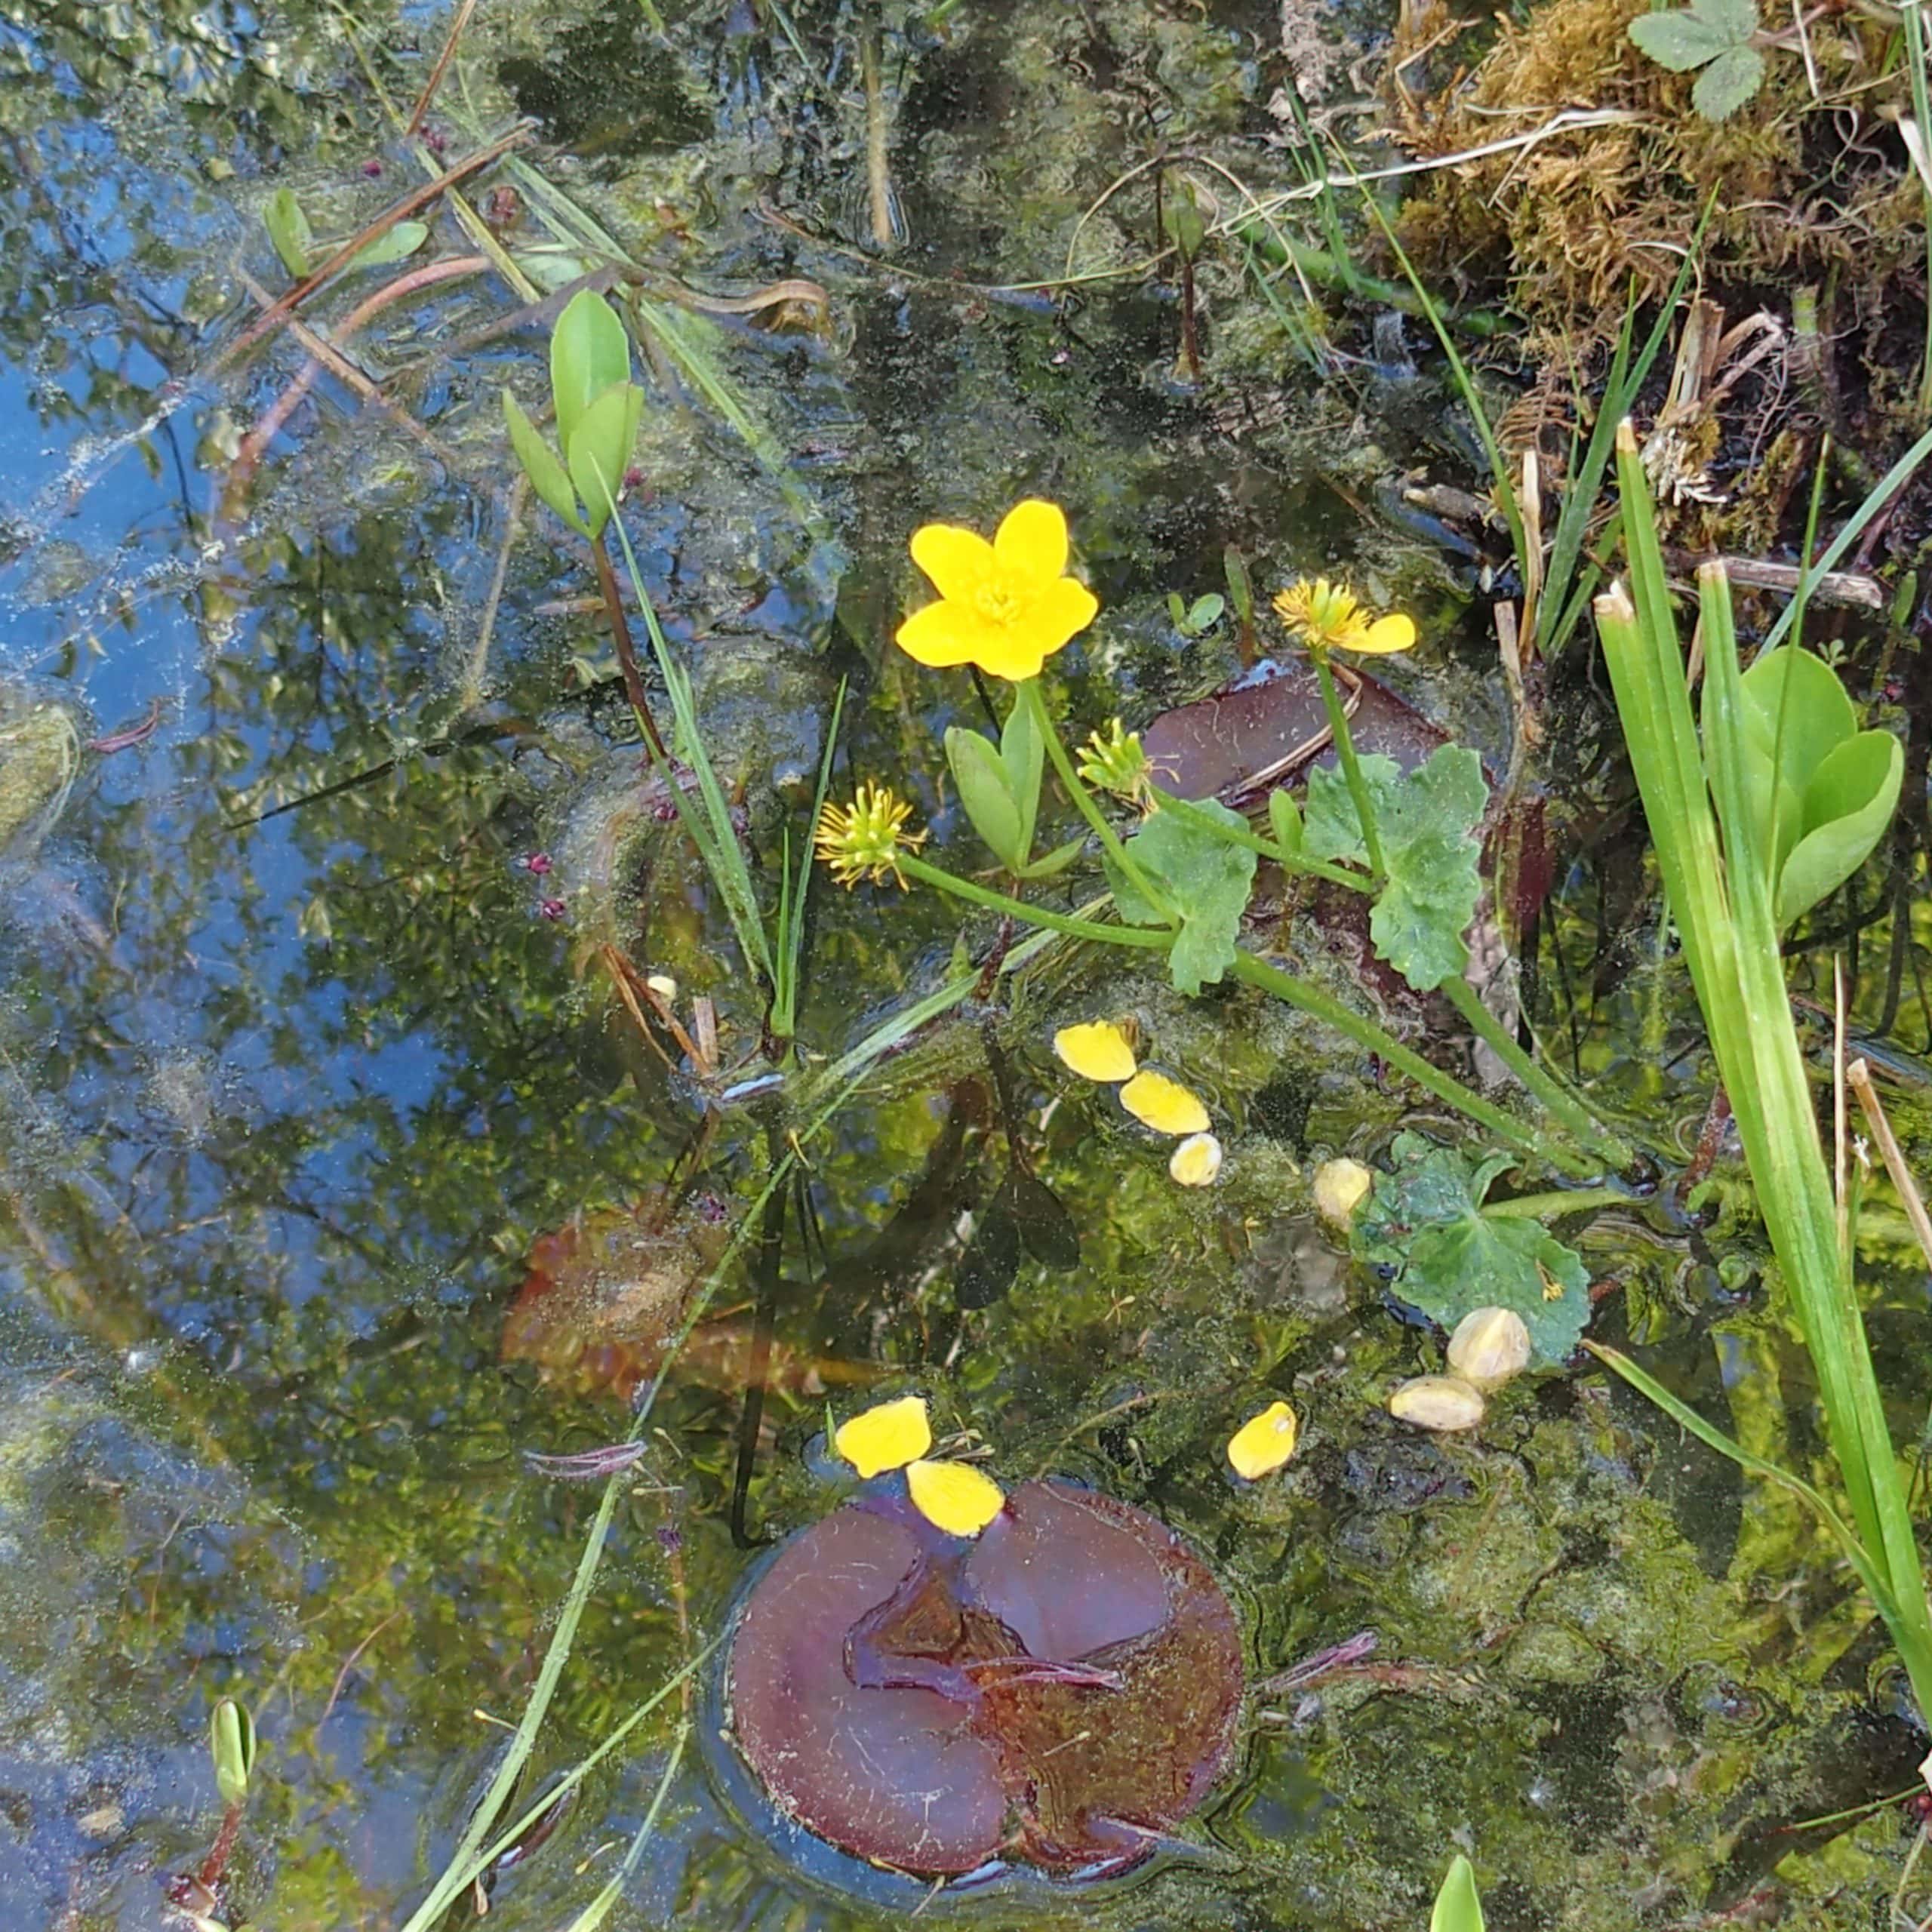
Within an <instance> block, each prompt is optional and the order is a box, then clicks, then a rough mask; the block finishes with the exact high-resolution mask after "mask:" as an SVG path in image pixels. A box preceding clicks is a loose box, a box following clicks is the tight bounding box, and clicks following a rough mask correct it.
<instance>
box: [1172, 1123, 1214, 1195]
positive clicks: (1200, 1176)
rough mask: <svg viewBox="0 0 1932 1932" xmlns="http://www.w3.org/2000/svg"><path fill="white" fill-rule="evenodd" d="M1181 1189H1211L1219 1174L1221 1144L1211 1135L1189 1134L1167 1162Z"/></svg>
mask: <svg viewBox="0 0 1932 1932" xmlns="http://www.w3.org/2000/svg"><path fill="white" fill-rule="evenodd" d="M1220 1172H1221V1143H1220V1142H1219V1141H1218V1140H1216V1139H1215V1138H1214V1136H1213V1135H1212V1134H1189V1136H1188V1137H1187V1138H1186V1140H1183V1142H1182V1143H1180V1146H1178V1147H1177V1148H1176V1149H1174V1152H1173V1154H1172V1155H1171V1156H1170V1157H1169V1158H1168V1173H1169V1174H1171V1175H1172V1176H1173V1177H1174V1179H1175V1180H1177V1181H1179V1182H1180V1184H1181V1186H1183V1187H1212V1186H1214V1183H1215V1182H1216V1180H1218V1179H1219V1178H1220Z"/></svg>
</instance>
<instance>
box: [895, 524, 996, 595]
mask: <svg viewBox="0 0 1932 1932" xmlns="http://www.w3.org/2000/svg"><path fill="white" fill-rule="evenodd" d="M912 561H913V562H914V563H915V564H917V565H918V567H919V568H920V569H921V570H922V571H924V572H925V574H927V576H928V577H931V579H932V580H933V588H934V589H935V590H937V592H939V594H940V595H941V596H942V597H954V598H965V597H971V595H972V594H973V593H974V591H976V590H977V589H979V587H980V585H981V584H983V583H985V582H986V579H987V578H988V577H990V576H992V572H993V546H992V545H991V544H990V543H988V542H987V541H986V539H985V538H984V537H982V536H981V535H980V533H979V532H978V531H977V530H962V529H961V528H960V527H959V525H958V524H956V523H928V524H925V525H921V528H918V529H917V530H915V531H913V533H912Z"/></svg>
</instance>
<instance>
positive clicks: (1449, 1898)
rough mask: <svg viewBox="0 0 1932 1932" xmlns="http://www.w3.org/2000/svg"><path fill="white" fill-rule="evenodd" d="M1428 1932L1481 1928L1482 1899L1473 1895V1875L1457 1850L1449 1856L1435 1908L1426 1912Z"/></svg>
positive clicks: (1471, 1931) (1474, 1931)
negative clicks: (1447, 1867) (1451, 1856)
mask: <svg viewBox="0 0 1932 1932" xmlns="http://www.w3.org/2000/svg"><path fill="white" fill-rule="evenodd" d="M1429 1932H1485V1927H1484V1921H1483V1915H1482V1901H1481V1900H1480V1899H1479V1898H1478V1897H1477V1896H1476V1875H1475V1872H1473V1871H1472V1870H1471V1869H1470V1867H1469V1860H1467V1859H1466V1858H1465V1857H1463V1854H1461V1853H1460V1852H1458V1853H1457V1854H1456V1856H1455V1857H1454V1858H1453V1859H1451V1860H1450V1863H1449V1870H1448V1872H1447V1875H1446V1876H1445V1877H1444V1879H1443V1881H1442V1889H1441V1890H1440V1891H1439V1892H1438V1893H1437V1894H1436V1895H1435V1910H1434V1911H1433V1912H1431V1913H1430V1914H1429Z"/></svg>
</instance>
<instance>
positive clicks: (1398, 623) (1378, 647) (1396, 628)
mask: <svg viewBox="0 0 1932 1932" xmlns="http://www.w3.org/2000/svg"><path fill="white" fill-rule="evenodd" d="M1415 641H1416V624H1415V620H1414V618H1413V617H1404V616H1403V615H1402V614H1401V612H1400V611H1397V612H1395V614H1393V615H1392V616H1390V617H1377V619H1376V620H1375V621H1374V623H1372V624H1371V625H1370V626H1368V628H1367V629H1366V630H1365V631H1362V632H1358V633H1357V634H1356V635H1354V636H1352V637H1349V638H1345V639H1343V641H1342V648H1343V650H1345V651H1361V652H1362V653H1364V654H1366V655H1367V656H1371V657H1386V656H1387V655H1388V654H1389V652H1391V651H1407V650H1410V649H1411V648H1413V647H1414V644H1415Z"/></svg>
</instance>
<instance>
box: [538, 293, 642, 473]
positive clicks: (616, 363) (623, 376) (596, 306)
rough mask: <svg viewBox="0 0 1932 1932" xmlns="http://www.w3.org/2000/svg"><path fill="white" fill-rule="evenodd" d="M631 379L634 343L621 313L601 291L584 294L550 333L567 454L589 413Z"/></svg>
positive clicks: (553, 390) (553, 385)
mask: <svg viewBox="0 0 1932 1932" xmlns="http://www.w3.org/2000/svg"><path fill="white" fill-rule="evenodd" d="M630 374H631V343H630V337H629V336H627V335H626V334H625V333H624V325H623V323H622V322H620V321H619V320H618V319H617V311H616V310H615V309H613V308H612V307H611V305H610V303H608V302H607V301H606V300H605V299H604V297H602V296H601V295H599V294H598V293H597V291H595V289H591V288H582V289H579V290H578V291H577V294H574V295H573V296H572V297H571V299H570V303H569V305H568V306H567V307H566V308H565V310H564V312H563V313H562V314H561V315H559V316H558V318H557V323H556V326H555V328H553V329H552V331H550V398H551V400H552V402H554V403H555V405H556V410H557V440H558V441H559V442H560V443H561V444H562V445H563V446H564V448H565V449H567V450H568V448H570V446H571V438H572V436H574V435H575V433H576V432H577V423H578V421H579V420H580V418H581V417H583V414H584V412H585V411H586V410H587V409H589V407H590V406H591V405H592V403H593V402H595V401H596V400H597V398H598V397H599V396H601V395H603V394H604V392H605V391H606V390H607V389H610V388H611V386H613V385H614V384H615V383H625V382H629V380H630Z"/></svg>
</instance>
